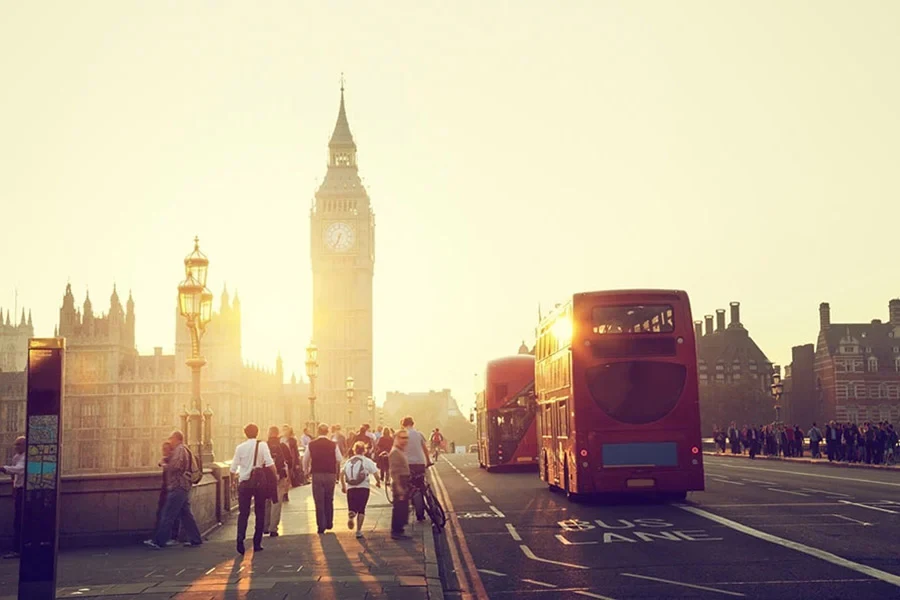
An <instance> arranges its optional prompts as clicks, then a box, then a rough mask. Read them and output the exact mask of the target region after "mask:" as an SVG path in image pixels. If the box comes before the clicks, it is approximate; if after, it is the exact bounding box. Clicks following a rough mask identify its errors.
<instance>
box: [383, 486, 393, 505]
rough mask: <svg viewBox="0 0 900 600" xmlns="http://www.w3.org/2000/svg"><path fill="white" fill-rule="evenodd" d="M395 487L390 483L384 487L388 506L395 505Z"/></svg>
mask: <svg viewBox="0 0 900 600" xmlns="http://www.w3.org/2000/svg"><path fill="white" fill-rule="evenodd" d="M393 487H394V486H392V485H391V484H389V483H388V484H385V486H384V497H385V498H386V499H387V501H388V504H393V503H394V489H393Z"/></svg>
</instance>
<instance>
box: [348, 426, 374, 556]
mask: <svg viewBox="0 0 900 600" xmlns="http://www.w3.org/2000/svg"><path fill="white" fill-rule="evenodd" d="M369 475H374V476H375V485H376V487H381V478H380V477H378V467H377V466H376V465H375V461H373V460H372V459H371V458H369V457H368V456H366V444H365V442H356V443H355V444H353V456H351V457H350V458H349V459H348V460H347V462H345V463H344V468H343V469H341V490H342V491H343V492H344V493H345V494H347V508H348V509H349V511H350V516H349V518H348V519H347V527H348V528H349V529H351V530H352V529H353V521H354V519H356V537H358V538H361V537H362V536H363V534H362V526H363V521H365V519H366V504H368V503H369Z"/></svg>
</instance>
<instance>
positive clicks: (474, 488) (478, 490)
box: [472, 484, 850, 498]
mask: <svg viewBox="0 0 900 600" xmlns="http://www.w3.org/2000/svg"><path fill="white" fill-rule="evenodd" d="M472 489H473V490H475V491H476V492H478V493H479V494H480V493H481V490H480V489H478V488H477V487H475V484H472ZM847 497H848V498H849V497H850V496H847Z"/></svg>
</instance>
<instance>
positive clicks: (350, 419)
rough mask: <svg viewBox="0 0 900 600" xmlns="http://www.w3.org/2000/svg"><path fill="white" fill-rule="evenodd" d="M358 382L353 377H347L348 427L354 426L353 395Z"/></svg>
mask: <svg viewBox="0 0 900 600" xmlns="http://www.w3.org/2000/svg"><path fill="white" fill-rule="evenodd" d="M355 385H356V383H355V382H354V381H353V377H347V429H348V430H349V429H350V427H352V426H353V396H354V394H355V392H354V391H353V387H354V386H355Z"/></svg>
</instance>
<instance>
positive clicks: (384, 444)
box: [375, 427, 394, 486]
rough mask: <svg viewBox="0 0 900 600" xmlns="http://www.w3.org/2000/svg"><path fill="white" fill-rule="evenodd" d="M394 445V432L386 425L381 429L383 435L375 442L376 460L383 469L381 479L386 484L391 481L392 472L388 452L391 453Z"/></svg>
mask: <svg viewBox="0 0 900 600" xmlns="http://www.w3.org/2000/svg"><path fill="white" fill-rule="evenodd" d="M393 447H394V433H393V432H392V431H391V429H390V427H385V428H384V429H383V430H382V431H381V437H380V438H378V442H377V443H376V444H375V462H376V464H377V465H378V468H379V469H380V470H381V480H382V481H384V485H385V486H387V485H388V484H389V483H390V481H391V479H390V475H391V472H390V468H389V467H388V454H390V452H391V449H392V448H393Z"/></svg>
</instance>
